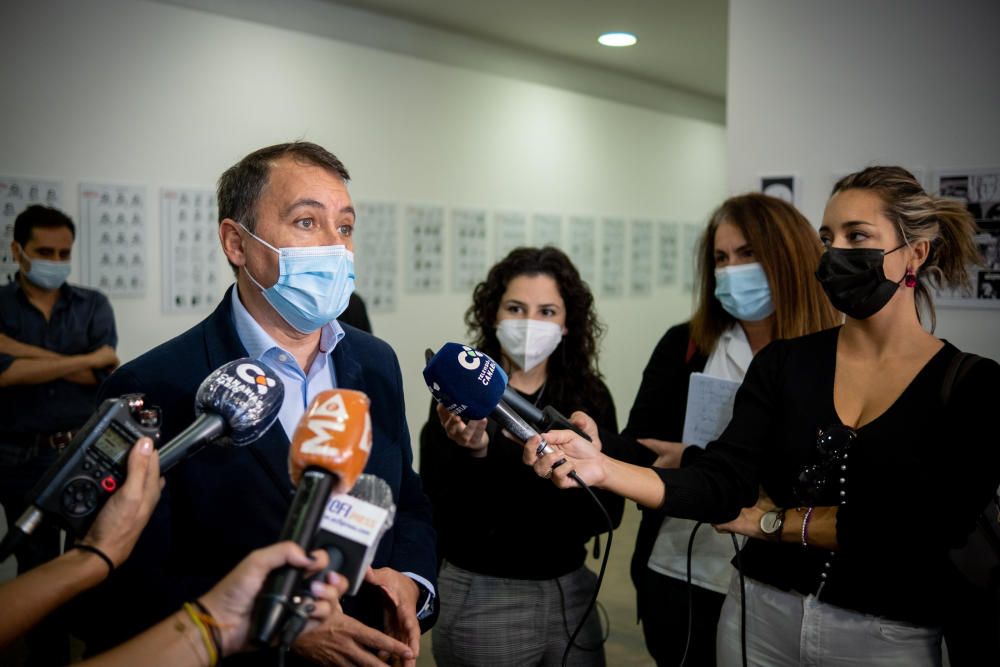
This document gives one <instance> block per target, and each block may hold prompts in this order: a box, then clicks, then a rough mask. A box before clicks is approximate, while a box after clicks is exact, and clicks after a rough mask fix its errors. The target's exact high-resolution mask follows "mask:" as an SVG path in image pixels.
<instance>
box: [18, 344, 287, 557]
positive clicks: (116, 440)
mask: <svg viewBox="0 0 1000 667" xmlns="http://www.w3.org/2000/svg"><path fill="white" fill-rule="evenodd" d="M283 396H284V387H283V385H282V384H281V380H280V379H279V378H278V377H277V375H275V373H274V371H272V370H271V369H270V368H268V367H267V366H266V365H264V364H262V363H260V362H259V361H255V360H253V359H247V358H244V359H237V360H236V361H231V362H229V363H227V364H225V365H224V366H221V367H219V368H217V369H216V370H215V371H213V372H212V373H211V374H210V375H209V376H208V377H207V378H205V380H204V381H203V382H202V383H201V386H200V387H199V388H198V392H197V395H196V397H195V412H196V413H197V414H198V417H197V419H195V421H194V423H192V424H191V425H190V426H189V427H188V428H187V429H185V430H184V431H183V432H182V433H181V434H180V435H178V436H177V437H176V438H174V439H172V440H171V441H170V442H168V443H166V444H164V445H162V446H161V447H159V452H160V471H161V472H162V473H166V472H167V471H168V470H170V468H172V467H173V466H174V465H176V464H177V463H179V462H180V461H181V460H183V459H184V458H186V457H188V456H191V455H192V454H194V453H195V452H196V451H198V450H199V449H201V447H202V446H203V445H204V444H205V443H207V442H212V443H214V444H219V445H223V446H231V447H242V446H243V445H247V444H249V443H251V442H253V441H255V440H256V439H257V438H259V437H260V436H261V435H263V434H264V433H265V432H266V431H267V429H268V428H270V427H271V424H272V423H274V420H275V419H277V417H278V410H279V409H280V408H281V403H282V399H283ZM159 427H160V412H159V408H157V407H155V406H148V405H145V403H144V397H143V396H142V395H141V394H128V395H126V396H122V397H121V398H113V399H107V400H105V401H104V402H103V403H102V404H101V407H100V408H99V409H98V411H97V413H95V414H94V416H93V417H91V418H90V419H89V420H88V421H87V423H86V424H85V425H84V426H83V427H82V428H81V429H80V431H79V432H77V434H76V435H75V436H74V438H73V441H72V442H71V443H70V444H69V446H68V447H67V448H66V450H65V451H64V452H63V454H62V455H61V456H60V458H59V460H58V461H57V462H56V463H55V464H54V465H53V466H52V467H51V468H49V470H48V471H46V473H45V475H44V476H43V477H42V478H41V479H40V480H39V481H38V483H37V484H36V485H35V487H34V488H33V489H32V491H31V492H30V493H29V494H28V498H30V499H31V502H30V504H29V506H28V509H27V510H25V512H24V513H23V514H22V515H21V517H20V518H19V519H18V520H17V522H16V523H15V525H14V526H12V527H11V529H10V530H9V531H8V534H7V536H6V537H5V538H4V541H3V544H2V545H0V560H3V559H6V557H7V556H8V555H10V553H13V552H14V551H15V550H16V549H17V548H18V547H19V545H20V543H21V541H23V540H24V539H25V538H26V537H27V536H28V535H30V534H31V533H32V532H34V530H35V529H36V528H37V527H38V526H39V525H40V524H41V522H42V520H43V518H47V519H51V520H52V521H54V522H55V523H56V524H57V525H59V526H60V527H62V528H64V529H66V530H67V531H68V532H69V533H70V534H71V535H72V536H75V537H79V536H80V535H83V534H84V533H86V531H87V529H88V528H89V527H90V525H91V524H92V523H93V521H94V519H95V518H96V516H97V514H98V512H100V510H101V508H102V507H103V506H104V504H105V503H106V502H107V501H108V499H109V498H110V497H111V496H112V495H113V494H114V493H115V491H117V490H118V488H120V487H121V485H122V484H123V483H124V481H125V476H126V472H127V469H128V468H127V459H128V454H129V452H130V451H131V449H132V445H133V444H134V442H135V440H137V439H138V438H139V437H141V436H143V435H147V436H150V437H152V438H153V440H154V442H155V441H157V440H159Z"/></svg>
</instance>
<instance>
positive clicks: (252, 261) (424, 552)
mask: <svg viewBox="0 0 1000 667" xmlns="http://www.w3.org/2000/svg"><path fill="white" fill-rule="evenodd" d="M347 180H348V174H347V171H346V169H345V168H344V166H343V165H342V164H341V163H340V161H339V160H338V159H337V158H336V157H334V156H333V155H332V154H330V153H328V152H327V151H325V150H324V149H322V148H321V147H319V146H316V145H314V144H309V143H304V142H297V143H292V144H281V145H278V146H271V147H269V148H264V149H261V150H259V151H256V152H254V153H251V154H250V155H248V156H247V157H245V158H244V159H243V160H241V161H240V162H239V163H238V164H236V165H235V166H233V167H232V168H230V169H229V170H228V171H227V172H226V173H225V174H223V176H222V178H221V179H220V180H219V218H220V224H219V237H220V240H221V242H222V248H223V251H224V252H225V253H226V256H227V258H228V259H229V262H230V264H232V265H233V267H234V270H235V271H236V285H235V286H234V287H233V288H232V289H231V290H230V291H229V292H228V293H227V294H226V296H225V297H224V298H223V300H222V302H221V303H220V304H219V306H218V308H216V310H215V312H214V313H212V314H211V315H210V316H208V318H206V319H205V320H203V321H202V322H201V323H199V324H198V325H196V326H195V327H193V328H192V329H190V330H188V331H187V332H185V333H183V334H181V335H180V336H178V337H177V338H174V339H173V340H171V341H168V342H166V343H164V344H163V345H160V346H159V347H157V348H155V349H153V350H151V351H149V352H147V353H146V354H144V355H142V356H141V357H139V358H138V359H136V360H134V361H132V362H131V363H128V364H126V365H124V366H122V367H121V368H120V369H119V370H118V371H117V372H116V373H115V374H114V375H113V376H112V377H111V378H109V380H108V381H107V382H106V383H105V385H104V387H103V388H102V393H103V395H104V396H117V395H120V394H123V393H128V392H135V391H140V392H144V393H145V394H146V396H147V401H148V403H150V404H153V405H159V406H160V407H161V408H162V411H163V417H164V425H163V438H164V441H166V440H168V439H169V438H172V437H173V436H175V435H177V433H179V432H180V431H181V430H183V429H184V428H185V427H186V426H187V425H188V424H190V423H191V421H193V419H194V418H195V414H194V410H193V406H194V397H195V393H196V391H197V388H198V385H199V384H200V383H201V381H202V380H203V379H204V378H205V377H206V376H207V375H208V374H209V373H210V372H211V371H212V370H214V369H215V368H218V367H219V366H221V365H223V364H225V363H226V362H228V361H231V360H233V359H238V358H240V357H245V356H251V357H255V358H258V359H261V360H262V361H264V362H265V363H267V364H268V365H269V366H270V367H271V368H273V369H274V370H276V371H277V373H278V375H279V376H281V378H282V380H283V382H284V385H285V398H284V403H283V405H282V408H281V411H280V413H279V419H278V421H277V422H275V423H274V425H273V426H271V428H270V429H269V430H268V431H267V433H265V434H264V436H263V437H262V438H261V439H259V440H258V441H256V442H254V443H253V444H250V445H248V446H246V447H242V448H223V447H207V448H206V449H205V450H203V451H202V452H200V453H198V454H197V456H194V457H193V458H191V459H189V460H187V461H185V462H183V463H181V464H180V465H178V466H177V467H176V468H175V469H174V470H173V471H171V473H170V474H168V475H167V485H166V488H165V489H164V493H163V497H162V500H161V501H160V504H159V506H158V508H157V510H156V512H155V513H154V515H153V518H152V519H151V521H150V524H149V526H148V527H147V529H146V531H145V533H144V535H143V537H142V538H141V540H140V542H139V544H138V545H137V546H136V549H135V551H134V552H133V554H132V557H131V558H130V559H129V561H128V562H126V563H125V565H124V566H123V567H122V568H121V569H120V570H119V571H118V572H116V573H115V574H114V576H113V577H112V578H111V579H110V580H109V582H108V583H107V585H106V586H104V587H103V588H102V589H99V590H98V591H96V593H95V595H93V596H91V600H90V602H89V604H90V605H96V608H94V607H91V608H90V609H88V611H87V613H86V619H85V620H84V619H81V625H82V626H84V628H85V629H84V631H83V632H82V633H81V634H83V635H84V637H85V638H86V639H87V640H88V650H92V649H101V648H103V647H104V646H105V645H108V644H112V643H115V642H117V641H120V640H121V638H123V637H125V636H129V635H131V634H134V633H135V632H137V631H139V630H141V629H142V628H143V627H146V626H148V625H151V624H152V623H153V622H155V621H157V620H159V619H160V618H162V617H163V616H165V615H166V614H168V613H169V612H172V611H174V610H176V609H177V608H179V607H180V605H181V604H182V603H183V602H185V601H188V600H192V599H195V598H196V597H197V596H198V595H201V594H202V593H204V592H205V591H206V590H207V589H208V588H209V587H210V586H211V585H212V584H213V583H215V582H216V581H217V580H219V579H220V578H221V577H222V576H223V575H224V574H226V573H227V572H228V571H229V570H231V569H232V568H233V566H235V565H236V563H237V562H239V561H240V560H241V559H242V558H243V557H245V556H246V555H247V554H248V553H249V552H250V551H251V550H253V549H256V548H259V547H261V546H264V545H267V544H270V543H272V542H274V541H275V540H276V539H277V538H278V536H279V533H280V530H281V526H282V524H283V523H284V519H285V515H286V513H287V511H288V508H289V505H290V501H291V497H292V495H293V493H294V489H293V487H292V484H291V481H290V479H289V476H288V449H289V438H290V435H291V434H292V433H293V432H294V430H295V426H296V424H297V422H298V420H299V418H300V417H301V415H302V413H303V412H304V410H305V408H306V406H308V404H309V403H310V402H311V401H312V398H313V397H314V396H315V395H316V394H317V393H319V392H320V391H323V390H325V389H329V388H331V387H341V388H348V389H358V390H361V391H363V392H365V393H366V394H367V395H368V396H369V398H370V399H371V418H372V427H373V435H374V442H373V447H372V451H371V455H370V457H369V460H368V464H367V467H366V468H365V471H366V472H368V473H371V474H374V475H377V476H378V477H381V478H382V479H384V480H385V481H386V482H388V483H389V486H390V487H391V488H392V491H393V496H394V499H395V502H396V506H397V514H396V519H395V523H394V525H393V527H392V528H391V530H390V531H389V532H388V533H387V534H386V535H385V536H384V537H383V539H382V541H381V544H380V545H379V548H378V551H377V552H376V556H375V560H374V563H373V570H372V571H371V572H370V573H369V574H368V576H367V577H366V584H365V586H364V587H363V588H362V591H361V592H360V593H359V595H358V596H357V597H356V598H355V599H344V600H343V607H344V613H336V614H334V615H333V616H332V617H331V619H330V620H329V621H327V622H325V623H324V624H323V625H322V626H321V627H319V628H318V629H316V630H313V631H311V632H308V633H304V634H303V635H301V636H300V637H299V640H298V641H297V642H296V644H295V645H294V646H293V650H294V652H295V653H297V654H298V655H299V656H301V657H303V658H305V659H306V660H308V661H310V662H316V663H320V664H325V663H336V664H342V663H349V664H371V665H377V664H384V663H380V662H379V661H378V660H377V659H376V655H374V654H380V657H382V658H387V657H388V656H390V655H396V656H399V658H400V659H402V660H403V661H404V664H414V662H415V658H416V654H417V652H418V651H419V639H420V622H421V621H423V622H424V624H425V626H427V627H429V623H430V620H431V619H432V618H433V611H434V609H435V604H434V594H435V593H434V585H435V579H436V556H435V546H434V544H435V536H434V532H433V528H432V527H431V510H430V504H429V502H428V500H427V498H426V496H425V495H424V493H423V490H422V489H421V485H420V479H419V477H418V476H417V475H416V473H415V472H414V471H413V468H412V457H413V455H412V450H411V448H410V439H409V431H408V428H407V425H406V417H405V412H404V405H403V386H402V377H401V374H400V369H399V363H398V361H397V360H396V356H395V354H394V353H393V351H392V349H391V348H390V347H389V346H388V345H387V344H386V343H384V342H383V341H381V340H379V339H377V338H375V337H373V336H371V335H368V334H366V333H364V332H362V331H360V330H358V329H355V328H353V327H350V326H341V325H340V324H338V323H337V322H336V321H335V318H336V317H337V315H339V314H340V312H341V311H342V310H343V308H344V306H346V303H347V298H348V296H349V295H350V293H351V291H352V289H353V279H354V271H353V253H351V252H350V250H351V248H352V241H351V235H352V233H353V229H354V208H353V205H352V203H351V199H350V195H349V194H348V192H347V187H346V181H347ZM265 285H269V286H270V287H264V286H265ZM383 620H384V621H385V625H384V627H383ZM86 626H90V627H89V628H88V627H86ZM371 626H375V627H382V629H383V630H384V632H383V631H379V630H376V629H375V627H371ZM246 658H247V659H248V660H253V661H261V660H262V659H261V654H252V655H250V656H246ZM263 662H264V664H273V656H272V657H270V658H267V657H264V658H263Z"/></svg>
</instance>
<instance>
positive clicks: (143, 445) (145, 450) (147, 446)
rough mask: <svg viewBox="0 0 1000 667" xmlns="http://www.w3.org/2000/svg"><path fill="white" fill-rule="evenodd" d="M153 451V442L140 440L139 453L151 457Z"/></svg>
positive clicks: (144, 439)
mask: <svg viewBox="0 0 1000 667" xmlns="http://www.w3.org/2000/svg"><path fill="white" fill-rule="evenodd" d="M152 451H153V441H152V440H150V439H149V438H141V439H140V440H139V453H140V454H145V455H147V456H148V455H149V454H150V453H151V452H152Z"/></svg>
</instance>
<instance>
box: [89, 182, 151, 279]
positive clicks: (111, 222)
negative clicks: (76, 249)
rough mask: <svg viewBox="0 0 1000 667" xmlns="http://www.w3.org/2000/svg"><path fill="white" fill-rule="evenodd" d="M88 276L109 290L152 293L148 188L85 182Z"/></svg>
mask: <svg viewBox="0 0 1000 667" xmlns="http://www.w3.org/2000/svg"><path fill="white" fill-rule="evenodd" d="M79 222H80V231H81V234H80V237H81V240H82V241H83V244H82V246H83V249H84V253H83V265H82V267H81V268H82V269H83V282H84V284H86V285H89V286H90V287H94V288H96V289H99V290H101V291H102V292H104V293H105V294H107V295H108V296H118V297H122V296H124V297H141V296H145V294H146V230H147V223H146V188H145V187H143V186H136V185H114V184H109V183H81V184H80V220H79Z"/></svg>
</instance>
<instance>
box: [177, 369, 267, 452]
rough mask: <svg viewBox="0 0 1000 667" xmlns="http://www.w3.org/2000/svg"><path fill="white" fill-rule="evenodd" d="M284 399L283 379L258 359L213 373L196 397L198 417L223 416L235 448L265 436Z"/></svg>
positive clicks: (195, 408)
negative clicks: (204, 415) (205, 414)
mask: <svg viewBox="0 0 1000 667" xmlns="http://www.w3.org/2000/svg"><path fill="white" fill-rule="evenodd" d="M284 398H285V386H284V384H282V382H281V378H279V377H278V375H277V374H276V373H275V372H274V371H273V370H271V369H270V368H268V367H267V366H266V365H265V364H264V363H262V362H261V361H259V360H257V359H250V358H247V357H244V358H243V359H237V360H236V361H230V362H229V363H228V364H225V365H224V366H220V367H219V368H217V369H215V370H214V371H212V373H211V374H210V375H209V376H208V377H207V378H205V379H204V381H202V383H201V386H199V387H198V393H197V395H196V396H195V406H194V410H195V414H197V415H201V414H202V413H205V412H210V413H214V414H217V415H220V416H221V417H222V418H223V419H225V420H226V423H227V424H228V425H229V435H228V438H229V439H230V440H231V441H232V444H233V445H234V446H236V447H242V446H243V445H248V444H250V443H251V442H253V441H254V440H256V439H257V438H259V437H260V436H262V435H264V433H265V432H266V431H267V429H269V428H271V424H273V423H274V420H275V419H277V418H278V411H279V410H280V409H281V403H282V401H283V400H284Z"/></svg>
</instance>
